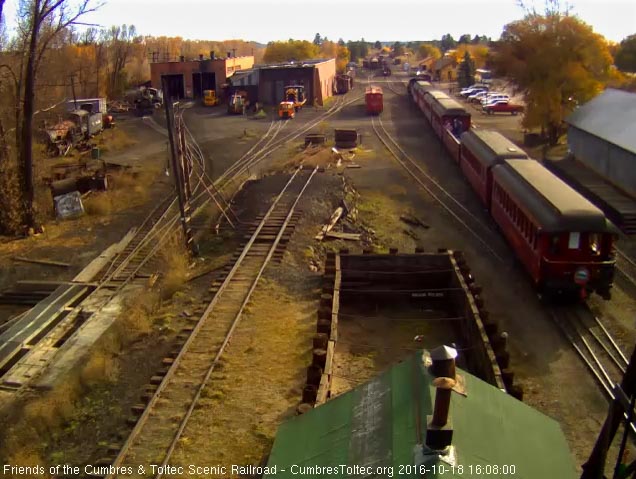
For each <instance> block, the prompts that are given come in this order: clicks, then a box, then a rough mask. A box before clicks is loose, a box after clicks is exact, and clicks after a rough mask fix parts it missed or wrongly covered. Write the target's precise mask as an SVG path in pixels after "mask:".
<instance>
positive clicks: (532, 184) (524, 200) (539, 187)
mask: <svg viewBox="0 0 636 479" xmlns="http://www.w3.org/2000/svg"><path fill="white" fill-rule="evenodd" d="M492 171H493V176H494V177H495V178H496V180H497V182H498V183H500V184H501V185H503V186H504V187H505V188H506V190H508V191H509V192H510V193H511V194H513V195H514V196H515V197H516V198H517V199H516V201H517V202H519V203H521V204H522V205H523V206H524V207H525V209H526V210H527V213H529V214H530V215H531V216H532V217H533V218H534V219H535V220H536V221H538V222H539V225H538V226H539V227H540V229H541V231H544V232H564V231H578V232H598V233H601V232H612V233H614V232H617V231H616V229H615V227H614V226H613V225H612V223H611V222H610V221H608V220H607V218H605V214H604V213H603V212H602V211H601V210H600V209H598V208H597V207H596V206H594V205H593V204H592V203H590V201H588V200H587V199H586V198H585V197H583V196H582V195H581V194H580V193H579V192H578V191H576V190H574V189H573V188H571V187H570V186H569V185H568V184H567V183H565V182H564V181H563V180H561V179H560V178H558V177H557V176H555V175H554V174H552V172H550V171H549V170H548V169H546V168H545V167H544V166H543V165H542V164H541V163H539V162H538V161H527V160H506V161H505V163H504V164H500V165H497V166H495V167H494V168H493V170H492Z"/></svg>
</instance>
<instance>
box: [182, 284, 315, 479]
mask: <svg viewBox="0 0 636 479" xmlns="http://www.w3.org/2000/svg"><path fill="white" fill-rule="evenodd" d="M310 298H312V299H313V295H311V293H310V292H308V294H307V295H306V296H296V295H291V294H290V293H289V292H287V291H286V290H285V289H284V288H282V287H281V286H280V285H278V284H277V283H276V282H275V281H272V280H269V281H266V282H264V283H262V284H260V285H259V287H258V288H257V290H256V291H255V293H254V296H253V297H252V301H251V303H252V307H251V308H250V312H249V313H246V314H245V316H244V317H243V319H242V321H241V323H240V324H239V325H238V327H237V329H236V331H235V333H234V336H233V337H232V343H231V345H230V347H229V349H228V350H227V351H226V353H225V354H224V356H223V358H224V361H223V367H222V368H220V369H218V370H217V371H216V372H215V374H214V375H213V377H212V379H211V381H210V383H209V384H208V387H207V388H206V389H205V390H204V393H203V398H202V400H201V401H202V404H201V407H200V408H198V409H197V410H196V411H195V413H194V416H193V417H192V420H191V421H190V425H189V426H188V427H187V428H186V430H185V432H184V436H185V438H186V440H185V441H183V442H182V443H181V444H180V447H179V448H178V450H177V451H176V455H177V456H176V457H175V462H180V463H182V464H204V463H206V460H208V462H209V457H211V456H212V455H213V456H214V458H215V463H217V464H222V465H228V466H229V465H230V464H256V463H258V462H259V461H260V459H261V457H262V454H263V453H264V452H265V451H266V450H268V448H269V447H270V446H271V444H272V441H273V438H274V436H275V434H276V430H277V427H278V425H279V424H280V423H281V422H282V421H283V420H284V418H286V417H288V416H290V415H293V414H294V410H295V407H296V405H297V404H298V403H299V402H300V398H301V390H302V387H303V381H304V376H305V368H306V367H307V365H308V364H309V362H310V353H309V351H310V348H311V337H312V334H313V332H314V328H315V316H314V315H313V314H311V311H313V310H314V309H315V301H312V299H310ZM228 431H231V432H232V434H231V436H232V440H231V441H228ZM193 477H196V476H193ZM206 477H217V476H206ZM218 477H227V476H218Z"/></svg>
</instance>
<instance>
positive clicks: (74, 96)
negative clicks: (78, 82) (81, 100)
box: [70, 75, 77, 110]
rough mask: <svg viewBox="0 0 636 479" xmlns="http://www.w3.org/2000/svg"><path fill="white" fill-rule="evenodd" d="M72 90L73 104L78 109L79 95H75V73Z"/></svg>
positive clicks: (72, 76)
mask: <svg viewBox="0 0 636 479" xmlns="http://www.w3.org/2000/svg"><path fill="white" fill-rule="evenodd" d="M70 78H71V91H72V92H73V106H74V107H75V109H76V110H77V96H76V95H75V75H71V76H70Z"/></svg>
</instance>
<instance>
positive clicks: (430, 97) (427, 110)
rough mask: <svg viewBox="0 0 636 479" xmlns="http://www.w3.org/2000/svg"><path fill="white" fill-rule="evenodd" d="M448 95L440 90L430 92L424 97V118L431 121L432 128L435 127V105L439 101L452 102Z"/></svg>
mask: <svg viewBox="0 0 636 479" xmlns="http://www.w3.org/2000/svg"><path fill="white" fill-rule="evenodd" d="M450 99H451V97H449V96H448V95H447V94H446V93H444V92H442V91H439V90H429V91H427V92H426V94H425V95H424V103H423V104H422V108H421V109H422V111H423V112H424V116H425V117H426V119H427V120H428V121H429V123H430V124H431V126H433V119H432V113H433V105H434V104H435V103H436V102H437V100H450Z"/></svg>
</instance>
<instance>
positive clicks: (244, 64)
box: [150, 52, 254, 98]
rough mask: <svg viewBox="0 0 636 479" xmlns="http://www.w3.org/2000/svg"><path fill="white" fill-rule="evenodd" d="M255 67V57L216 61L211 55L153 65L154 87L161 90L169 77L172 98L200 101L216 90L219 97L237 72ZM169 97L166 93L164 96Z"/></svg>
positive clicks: (151, 71)
mask: <svg viewBox="0 0 636 479" xmlns="http://www.w3.org/2000/svg"><path fill="white" fill-rule="evenodd" d="M253 65H254V57H253V56H244V57H232V56H229V55H228V56H227V57H224V58H217V57H215V56H214V53H213V52H212V53H211V54H210V58H206V59H204V58H203V55H201V57H200V58H199V59H198V60H187V61H186V60H185V59H184V58H183V57H181V61H173V62H156V63H151V64H150V75H151V83H152V86H153V87H154V88H159V89H161V88H162V78H163V77H167V78H168V81H169V84H170V89H171V92H172V95H173V96H174V97H176V98H201V97H202V96H203V90H215V91H216V92H217V96H219V95H220V93H221V88H222V87H223V85H225V84H226V83H227V79H228V77H231V76H232V75H233V74H234V72H235V71H237V70H246V69H248V68H252V66H253ZM164 95H166V92H164Z"/></svg>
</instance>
